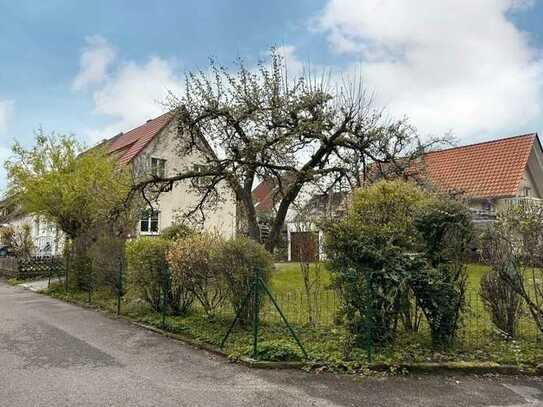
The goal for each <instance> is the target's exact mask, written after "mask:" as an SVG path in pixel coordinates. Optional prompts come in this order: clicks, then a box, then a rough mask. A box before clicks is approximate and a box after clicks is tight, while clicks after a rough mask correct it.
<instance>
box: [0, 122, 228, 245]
mask: <svg viewBox="0 0 543 407" xmlns="http://www.w3.org/2000/svg"><path fill="white" fill-rule="evenodd" d="M181 140H182V138H180V137H178V129H177V126H176V123H175V118H174V117H173V115H172V114H171V113H165V114H163V115H161V116H158V117H156V118H154V119H151V120H147V121H146V122H145V123H143V124H142V125H140V126H138V127H136V128H133V129H131V130H128V131H126V132H122V133H119V134H117V135H116V136H114V137H112V138H110V139H106V140H104V141H102V143H100V146H101V147H104V148H107V151H108V152H109V153H110V154H112V155H113V156H115V157H117V158H118V160H119V163H120V164H121V165H128V166H131V167H132V168H133V170H134V174H135V175H138V174H142V175H144V174H145V173H146V172H147V171H152V172H154V173H157V174H159V175H162V176H168V175H173V174H174V173H175V171H176V170H178V169H182V168H190V167H192V166H195V165H198V162H199V160H198V157H196V156H183V157H182V156H180V155H179V154H178V148H177V147H178V143H179V142H181ZM223 198H224V202H222V203H221V205H220V207H219V208H217V209H216V210H214V211H210V212H209V213H206V216H205V221H204V224H203V225H202V226H203V227H204V228H206V229H212V230H216V231H218V232H219V233H221V234H223V235H224V236H225V237H231V236H233V235H234V234H235V231H236V202H235V198H234V195H233V193H232V192H231V191H230V190H229V189H227V188H226V187H225V188H224V196H223ZM198 201H199V197H198V196H197V195H196V194H195V193H194V192H192V191H190V188H189V181H184V182H183V181H181V182H178V183H176V184H175V185H173V187H172V189H171V191H169V192H164V193H162V194H160V195H159V196H158V198H157V199H154V200H153V202H152V205H153V208H152V210H151V209H150V208H149V210H145V211H144V212H143V213H142V215H141V219H140V221H139V222H138V226H137V230H136V231H135V235H149V236H155V235H159V234H160V233H161V231H162V230H164V229H165V228H167V227H168V226H171V225H173V224H175V223H178V222H179V221H181V220H183V221H187V219H181V218H182V217H183V213H184V212H185V211H186V210H187V209H190V208H192V207H194V206H195V204H196V203H197V202H198ZM199 220H200V219H198V220H195V221H199ZM188 221H189V222H190V221H191V219H188ZM4 224H5V225H9V226H13V227H14V228H16V229H19V228H20V227H21V226H22V225H24V224H26V225H29V226H30V227H31V233H32V240H33V242H34V245H35V247H36V254H37V255H56V254H60V253H61V252H62V242H63V239H62V236H61V233H60V231H59V229H58V228H57V227H56V226H55V225H51V224H49V223H46V222H44V221H43V219H41V218H40V217H37V216H34V215H32V214H26V213H22V212H20V211H17V208H12V207H11V206H10V202H9V200H6V201H2V202H0V226H2V225H4Z"/></svg>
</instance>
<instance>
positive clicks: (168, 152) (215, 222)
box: [134, 122, 236, 237]
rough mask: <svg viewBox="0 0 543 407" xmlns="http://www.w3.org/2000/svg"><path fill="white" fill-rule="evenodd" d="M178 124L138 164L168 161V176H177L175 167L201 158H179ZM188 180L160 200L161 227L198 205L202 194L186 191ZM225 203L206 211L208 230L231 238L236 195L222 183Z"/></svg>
mask: <svg viewBox="0 0 543 407" xmlns="http://www.w3.org/2000/svg"><path fill="white" fill-rule="evenodd" d="M176 132H177V129H176V126H175V123H174V122H172V123H170V124H169V125H168V126H167V127H166V128H165V129H164V130H162V132H161V134H159V135H158V136H157V137H155V139H154V140H153V141H151V143H149V145H148V146H147V147H146V148H145V149H144V151H142V153H141V154H140V155H139V156H138V158H137V159H136V160H135V163H134V164H135V165H136V166H141V165H144V162H146V163H147V165H149V162H150V160H151V158H160V159H165V160H166V175H174V174H175V173H176V170H182V169H185V168H190V167H191V166H192V165H193V164H195V163H197V162H198V160H197V158H196V157H194V156H185V157H179V155H178V154H177V152H176V151H177V146H178V138H177V136H176ZM188 186H189V182H188V181H185V182H183V181H181V182H178V183H176V185H175V186H174V188H173V190H172V191H171V192H167V193H163V194H162V195H161V196H160V198H159V200H158V208H157V209H158V210H159V211H160V216H159V230H163V229H164V228H166V227H168V226H170V225H172V224H173V223H175V222H176V219H177V218H178V217H179V216H180V215H181V213H182V212H183V211H185V210H187V209H189V208H192V207H194V206H195V204H196V203H197V202H198V200H199V197H198V196H197V195H196V194H194V193H191V192H189V191H188V190H187V187H188ZM223 189H224V191H223V197H225V198H226V201H225V202H224V204H220V207H218V208H217V209H216V210H215V211H213V212H208V213H206V222H205V224H204V228H205V229H217V230H218V231H219V232H220V233H221V234H222V235H223V236H225V237H232V236H234V234H235V230H236V203H235V198H234V194H233V193H232V191H231V190H230V189H229V188H228V187H227V186H226V185H224V186H223Z"/></svg>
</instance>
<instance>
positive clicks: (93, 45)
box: [72, 35, 115, 90]
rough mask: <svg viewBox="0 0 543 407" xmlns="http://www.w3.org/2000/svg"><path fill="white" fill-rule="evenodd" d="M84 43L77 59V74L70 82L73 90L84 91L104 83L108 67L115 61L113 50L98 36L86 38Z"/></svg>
mask: <svg viewBox="0 0 543 407" xmlns="http://www.w3.org/2000/svg"><path fill="white" fill-rule="evenodd" d="M85 42H86V45H85V47H84V49H83V52H82V53H81V57H80V59H79V72H78V74H77V76H76V77H75V78H74V80H73V82H72V88H73V89H74V90H81V89H85V88H87V87H89V86H91V85H96V84H99V83H101V82H102V81H104V80H105V79H106V74H107V70H108V67H109V66H110V64H111V63H112V62H113V61H114V59H115V50H114V49H113V47H112V46H111V45H110V44H109V42H108V41H107V40H106V39H105V38H103V37H101V36H100V35H93V36H90V37H87V38H86V39H85Z"/></svg>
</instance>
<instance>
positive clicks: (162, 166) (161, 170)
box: [151, 158, 166, 177]
mask: <svg viewBox="0 0 543 407" xmlns="http://www.w3.org/2000/svg"><path fill="white" fill-rule="evenodd" d="M151 173H152V174H153V175H154V176H155V177H164V176H165V175H166V160H164V159H162V158H151Z"/></svg>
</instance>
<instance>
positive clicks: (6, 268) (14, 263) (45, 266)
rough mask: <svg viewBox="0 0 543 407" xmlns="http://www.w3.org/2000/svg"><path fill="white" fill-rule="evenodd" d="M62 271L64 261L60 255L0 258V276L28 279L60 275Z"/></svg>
mask: <svg viewBox="0 0 543 407" xmlns="http://www.w3.org/2000/svg"><path fill="white" fill-rule="evenodd" d="M63 273H64V262H63V259H62V257H60V256H40V257H28V258H17V257H3V258H0V277H5V278H16V279H17V280H29V279H38V278H49V279H50V278H53V277H60V276H62V275H63Z"/></svg>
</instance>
